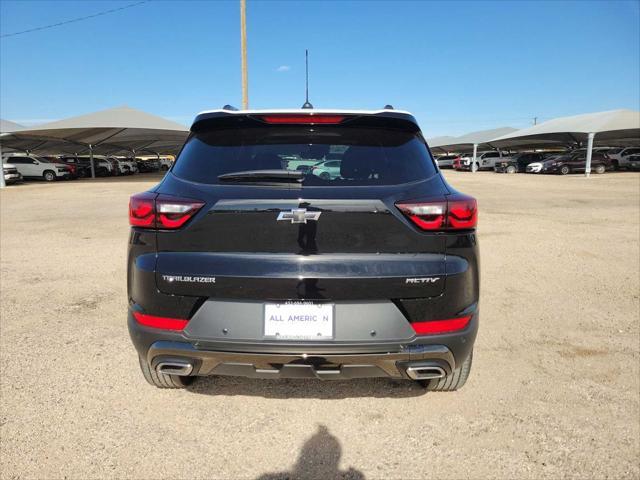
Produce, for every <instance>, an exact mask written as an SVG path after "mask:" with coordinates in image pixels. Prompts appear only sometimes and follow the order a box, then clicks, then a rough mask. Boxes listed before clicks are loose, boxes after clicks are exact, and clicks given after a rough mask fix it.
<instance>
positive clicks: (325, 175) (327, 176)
mask: <svg viewBox="0 0 640 480" xmlns="http://www.w3.org/2000/svg"><path fill="white" fill-rule="evenodd" d="M320 178H321V179H323V180H330V179H331V175H329V172H322V173H321V174H320Z"/></svg>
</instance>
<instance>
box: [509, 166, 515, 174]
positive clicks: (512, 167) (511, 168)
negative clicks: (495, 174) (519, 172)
mask: <svg viewBox="0 0 640 480" xmlns="http://www.w3.org/2000/svg"><path fill="white" fill-rule="evenodd" d="M507 173H516V167H514V166H513V165H509V166H508V167H507Z"/></svg>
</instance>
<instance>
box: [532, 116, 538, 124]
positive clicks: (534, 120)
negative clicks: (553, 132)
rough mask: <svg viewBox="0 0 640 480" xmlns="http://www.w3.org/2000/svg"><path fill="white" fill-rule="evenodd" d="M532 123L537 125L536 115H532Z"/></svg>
mask: <svg viewBox="0 0 640 480" xmlns="http://www.w3.org/2000/svg"><path fill="white" fill-rule="evenodd" d="M533 124H534V125H537V124H538V117H533Z"/></svg>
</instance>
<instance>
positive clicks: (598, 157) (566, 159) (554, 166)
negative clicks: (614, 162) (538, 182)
mask: <svg viewBox="0 0 640 480" xmlns="http://www.w3.org/2000/svg"><path fill="white" fill-rule="evenodd" d="M586 166H587V152H582V151H580V152H572V153H568V154H564V155H557V156H554V157H551V158H549V159H548V160H545V161H543V162H542V168H541V169H540V171H539V172H537V173H559V174H560V175H567V174H569V173H580V172H584V171H585V169H586ZM528 168H529V166H527V169H528ZM609 168H611V161H610V160H609V159H608V158H606V157H605V155H604V154H603V153H599V152H593V153H592V155H591V171H592V172H594V173H599V174H601V173H604V172H606V171H607V169H609Z"/></svg>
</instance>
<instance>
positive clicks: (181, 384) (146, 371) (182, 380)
mask: <svg viewBox="0 0 640 480" xmlns="http://www.w3.org/2000/svg"><path fill="white" fill-rule="evenodd" d="M138 361H139V363H140V370H142V375H143V376H144V379H145V380H146V381H147V382H148V383H149V384H150V385H153V386H154V387H158V388H186V387H187V386H189V385H190V384H191V383H192V382H193V379H194V377H181V376H179V375H166V374H164V373H158V372H156V371H155V370H154V369H153V368H151V365H149V362H147V360H146V359H145V358H143V357H142V355H138Z"/></svg>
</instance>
